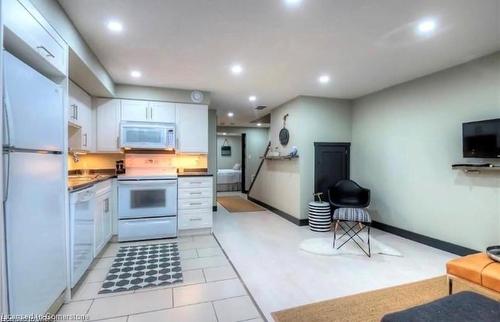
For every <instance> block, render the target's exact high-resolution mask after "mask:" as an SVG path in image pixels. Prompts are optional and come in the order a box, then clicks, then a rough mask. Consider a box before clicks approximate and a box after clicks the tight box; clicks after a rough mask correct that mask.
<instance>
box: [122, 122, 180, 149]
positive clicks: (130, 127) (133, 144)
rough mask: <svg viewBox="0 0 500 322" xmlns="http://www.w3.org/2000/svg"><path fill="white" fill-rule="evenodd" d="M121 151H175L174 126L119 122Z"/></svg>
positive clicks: (169, 124) (168, 124) (170, 124)
mask: <svg viewBox="0 0 500 322" xmlns="http://www.w3.org/2000/svg"><path fill="white" fill-rule="evenodd" d="M120 147H121V148H122V149H147V150H155V149H161V150H175V124H173V123H150V122H121V123H120Z"/></svg>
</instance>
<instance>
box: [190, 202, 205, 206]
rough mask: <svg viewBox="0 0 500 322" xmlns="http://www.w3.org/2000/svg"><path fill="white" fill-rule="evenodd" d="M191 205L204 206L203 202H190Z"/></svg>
mask: <svg viewBox="0 0 500 322" xmlns="http://www.w3.org/2000/svg"><path fill="white" fill-rule="evenodd" d="M189 205H191V206H200V205H202V203H201V202H190V203H189Z"/></svg>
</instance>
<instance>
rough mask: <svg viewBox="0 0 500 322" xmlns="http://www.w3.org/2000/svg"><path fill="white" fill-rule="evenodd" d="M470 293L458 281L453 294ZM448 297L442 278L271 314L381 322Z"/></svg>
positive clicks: (314, 320) (281, 320) (280, 321)
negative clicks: (394, 314)
mask: <svg viewBox="0 0 500 322" xmlns="http://www.w3.org/2000/svg"><path fill="white" fill-rule="evenodd" d="M465 290H469V291H470V290H472V289H470V288H469V287H467V286H466V285H464V284H461V283H459V282H457V281H455V282H454V283H453V292H454V293H456V292H460V291H465ZM446 295H448V285H447V281H446V277H445V276H441V277H436V278H432V279H428V280H423V281H419V282H415V283H411V284H404V285H399V286H395V287H389V288H385V289H380V290H376V291H371V292H367V293H361V294H356V295H351V296H346V297H341V298H337V299H333V300H328V301H324V302H318V303H313V304H307V305H304V306H299V307H295V308H291V309H287V310H283V311H279V312H274V313H272V316H273V318H274V320H275V321H276V322H333V321H346V322H347V321H349V322H358V321H359V322H361V321H363V322H366V321H380V319H381V318H382V317H383V316H384V315H385V314H387V313H390V312H395V311H401V310H404V309H408V308H410V307H414V306H417V305H421V304H425V303H428V302H431V301H434V300H436V299H438V298H441V297H444V296H446Z"/></svg>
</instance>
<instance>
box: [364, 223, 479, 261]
mask: <svg viewBox="0 0 500 322" xmlns="http://www.w3.org/2000/svg"><path fill="white" fill-rule="evenodd" d="M372 227H374V228H377V229H380V230H383V231H386V232H388V233H391V234H394V235H397V236H400V237H403V238H406V239H409V240H413V241H415V242H417V243H420V244H424V245H427V246H431V247H434V248H437V249H440V250H444V251H446V252H449V253H453V254H456V255H460V256H465V255H470V254H475V253H479V251H477V250H474V249H471V248H467V247H463V246H460V245H456V244H452V243H449V242H446V241H443V240H439V239H436V238H432V237H428V236H425V235H421V234H417V233H414V232H412V231H409V230H405V229H402V228H398V227H394V226H391V225H387V224H384V223H381V222H378V221H373V222H372Z"/></svg>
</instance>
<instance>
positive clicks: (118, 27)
mask: <svg viewBox="0 0 500 322" xmlns="http://www.w3.org/2000/svg"><path fill="white" fill-rule="evenodd" d="M108 29H109V30H111V31H114V32H120V31H122V30H123V25H122V23H121V22H119V21H116V20H111V21H110V22H108Z"/></svg>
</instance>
